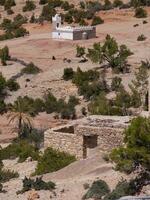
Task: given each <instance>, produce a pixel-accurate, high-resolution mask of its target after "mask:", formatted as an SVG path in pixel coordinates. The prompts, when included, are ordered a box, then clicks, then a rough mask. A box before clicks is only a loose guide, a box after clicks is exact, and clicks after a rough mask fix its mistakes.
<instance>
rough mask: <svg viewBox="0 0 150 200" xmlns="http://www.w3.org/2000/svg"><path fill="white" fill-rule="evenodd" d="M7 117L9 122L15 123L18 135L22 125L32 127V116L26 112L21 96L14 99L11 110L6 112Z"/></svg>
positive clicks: (20, 132)
mask: <svg viewBox="0 0 150 200" xmlns="http://www.w3.org/2000/svg"><path fill="white" fill-rule="evenodd" d="M7 118H8V119H9V123H12V122H15V123H16V126H17V131H18V136H19V137H20V136H21V134H22V128H23V127H25V126H26V127H28V128H29V129H31V128H32V118H31V116H30V115H29V114H28V113H27V112H26V105H25V103H24V101H23V99H22V98H21V97H19V98H18V99H17V101H15V103H14V105H13V108H12V111H11V112H9V113H8V114H7Z"/></svg>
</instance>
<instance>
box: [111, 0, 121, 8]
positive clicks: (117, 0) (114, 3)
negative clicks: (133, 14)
mask: <svg viewBox="0 0 150 200" xmlns="http://www.w3.org/2000/svg"><path fill="white" fill-rule="evenodd" d="M113 5H114V7H121V6H123V2H122V1H121V0H114V2H113Z"/></svg>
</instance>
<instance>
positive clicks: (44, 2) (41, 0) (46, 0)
mask: <svg viewBox="0 0 150 200" xmlns="http://www.w3.org/2000/svg"><path fill="white" fill-rule="evenodd" d="M46 3H48V0H40V2H39V4H40V5H44V4H46Z"/></svg>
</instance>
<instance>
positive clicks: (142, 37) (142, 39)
mask: <svg viewBox="0 0 150 200" xmlns="http://www.w3.org/2000/svg"><path fill="white" fill-rule="evenodd" d="M144 40H146V37H145V36H144V35H143V34H141V35H139V36H138V38H137V41H144Z"/></svg>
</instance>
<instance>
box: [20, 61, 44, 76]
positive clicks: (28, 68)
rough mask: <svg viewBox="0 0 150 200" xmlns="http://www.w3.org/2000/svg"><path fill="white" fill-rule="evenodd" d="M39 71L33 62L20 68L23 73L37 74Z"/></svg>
mask: <svg viewBox="0 0 150 200" xmlns="http://www.w3.org/2000/svg"><path fill="white" fill-rule="evenodd" d="M39 72H40V69H39V68H38V67H37V66H35V65H34V63H33V62H31V63H29V64H28V66H26V67H25V68H23V69H22V73H25V74H37V73H39Z"/></svg>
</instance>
